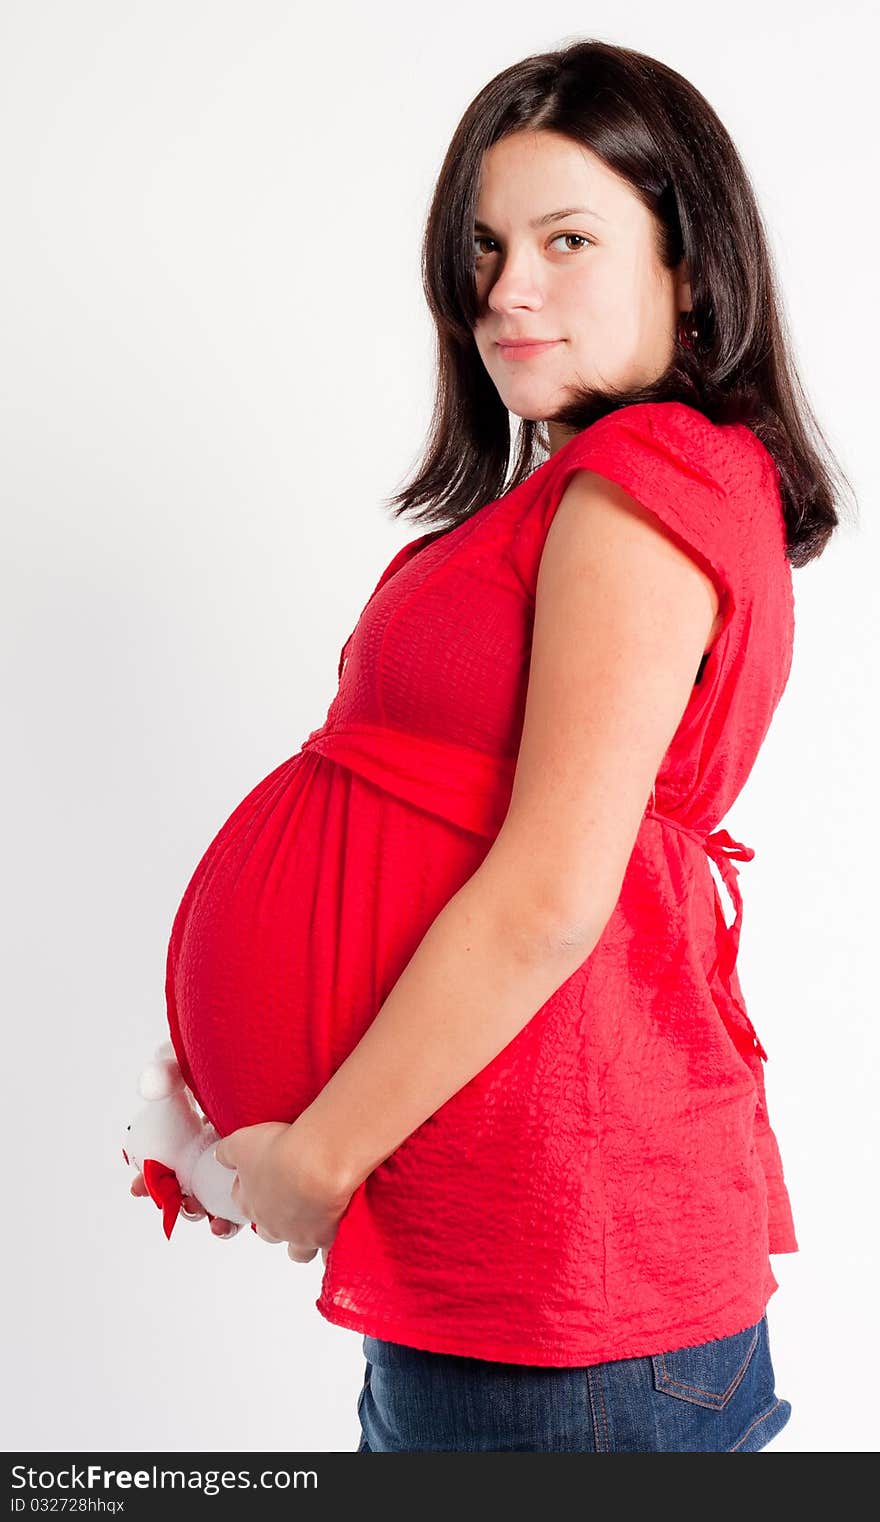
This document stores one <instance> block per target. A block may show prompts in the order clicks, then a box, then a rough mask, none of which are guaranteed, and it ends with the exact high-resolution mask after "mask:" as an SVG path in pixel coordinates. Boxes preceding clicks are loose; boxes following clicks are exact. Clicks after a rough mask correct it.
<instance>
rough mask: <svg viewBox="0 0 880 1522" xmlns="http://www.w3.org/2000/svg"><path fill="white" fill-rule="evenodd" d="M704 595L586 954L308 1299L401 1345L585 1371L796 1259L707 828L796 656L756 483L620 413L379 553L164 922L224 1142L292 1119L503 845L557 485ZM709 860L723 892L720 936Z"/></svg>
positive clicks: (767, 1287)
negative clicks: (327, 669)
mask: <svg viewBox="0 0 880 1522" xmlns="http://www.w3.org/2000/svg"><path fill="white" fill-rule="evenodd" d="M583 468H586V469H589V470H593V471H598V472H599V473H600V474H602V475H603V476H605V477H607V478H608V479H610V480H613V481H616V482H618V483H619V484H620V485H621V486H623V487H624V488H625V489H626V490H627V491H628V492H630V493H631V494H632V495H633V496H634V497H635V498H637V499H638V501H639V502H641V503H642V504H643V505H644V506H645V507H646V508H648V509H649V510H650V511H651V512H652V513H654V514H656V516H657V518H658V519H659V520H660V521H661V522H662V523H663V524H664V525H665V527H666V529H667V530H668V531H669V532H670V533H671V534H673V535H674V536H675V538H676V539H677V540H678V541H679V542H680V543H681V544H682V545H683V546H684V547H685V548H686V549H687V550H688V551H689V553H690V554H691V555H692V556H693V558H694V559H695V560H696V561H697V562H698V563H699V564H701V565H702V566H703V567H704V568H705V569H706V570H707V571H708V572H709V573H710V574H711V575H712V576H713V578H714V579H715V581H716V584H717V586H718V589H719V593H720V597H721V610H722V613H723V626H722V628H721V630H720V632H719V634H718V635H717V637H716V640H715V643H714V645H713V648H712V652H711V654H710V655H709V657H708V660H707V661H706V663H705V669H704V670H703V672H702V676H701V679H700V681H699V682H698V683H696V684H695V686H694V688H693V692H692V696H691V699H690V701H689V703H688V707H687V709H686V712H685V714H684V716H683V718H682V720H681V723H680V725H679V727H678V729H677V731H676V734H675V736H674V738H673V740H672V743H671V744H670V746H669V749H668V751H667V753H666V755H665V756H664V758H663V761H662V764H661V766H660V768H659V771H658V774H657V779H656V786H655V793H654V797H653V800H652V801H650V802H649V805H648V807H647V808H646V811H645V817H644V819H643V821H642V824H641V826H640V829H639V833H638V836H637V839H636V843H635V846H634V849H633V852H632V855H631V858H630V861H629V864H628V868H627V871H626V875H625V879H624V882H623V886H622V890H621V893H620V897H619V900H618V903H617V905H616V907H615V910H614V912H613V914H612V916H611V918H610V920H609V922H608V924H607V926H606V928H605V931H604V933H603V935H602V937H601V939H600V941H599V943H598V945H597V946H596V947H595V949H594V951H593V952H592V953H591V955H590V956H589V957H588V958H587V959H586V960H585V962H584V963H583V964H582V966H581V967H579V968H578V969H577V971H576V972H575V973H574V974H573V975H572V976H571V977H570V978H568V979H567V981H566V982H565V983H564V984H563V985H562V987H561V988H559V989H558V990H557V991H556V993H554V994H553V996H552V997H551V998H550V999H548V1000H547V1002H546V1003H545V1004H544V1005H543V1006H542V1007H541V1009H540V1010H538V1011H537V1012H536V1014H535V1015H534V1017H533V1018H532V1019H531V1020H530V1021H529V1022H528V1024H527V1025H526V1026H525V1027H524V1029H523V1030H522V1031H521V1032H520V1033H519V1034H518V1035H517V1036H516V1038H515V1039H514V1040H512V1041H511V1042H510V1043H509V1044H508V1045H507V1046H506V1047H505V1048H504V1049H503V1051H501V1052H500V1053H499V1054H498V1055H497V1057H496V1058H495V1059H494V1060H493V1061H492V1062H490V1063H489V1064H488V1065H487V1066H486V1067H485V1068H484V1069H483V1070H482V1071H481V1072H480V1073H478V1074H477V1075H476V1076H475V1077H474V1078H473V1079H472V1080H471V1081H470V1082H469V1083H467V1084H466V1085H465V1086H464V1087H463V1088H462V1089H461V1090H460V1091H459V1092H458V1093H457V1094H455V1095H453V1096H452V1098H451V1099H449V1100H448V1102H447V1103H446V1104H444V1105H443V1106H441V1108H440V1109H439V1110H438V1111H437V1112H436V1113H435V1114H434V1115H432V1116H431V1117H430V1118H429V1119H428V1120H426V1121H425V1122H424V1124H423V1125H421V1126H419V1127H418V1129H417V1130H416V1131H414V1132H413V1133H412V1135H411V1136H409V1137H408V1138H407V1139H406V1140H405V1141H404V1142H403V1143H402V1145H401V1146H400V1147H398V1148H397V1150H396V1151H395V1152H394V1153H393V1154H392V1155H391V1156H390V1157H389V1158H387V1159H386V1160H385V1162H383V1163H382V1164H381V1165H380V1166H379V1167H378V1168H376V1169H375V1170H374V1171H373V1172H372V1173H371V1174H370V1176H369V1177H368V1178H367V1179H366V1180H365V1181H364V1183H363V1184H362V1185H361V1186H360V1187H359V1189H358V1190H356V1192H355V1194H354V1195H353V1197H352V1200H351V1202H350V1204H349V1207H348V1210H347V1211H346V1214H345V1216H344V1217H343V1219H342V1221H341V1223H340V1226H339V1229H338V1232H337V1235H336V1238H335V1240H334V1243H333V1246H332V1249H331V1251H330V1253H329V1255H328V1260H327V1264H326V1267H325V1270H324V1276H323V1281H322V1287H321V1294H320V1297H319V1298H318V1300H317V1301H316V1305H317V1308H318V1310H319V1311H320V1312H321V1314H322V1315H323V1316H325V1317H326V1318H327V1320H329V1321H331V1322H335V1323H336V1324H337V1325H339V1326H344V1327H349V1328H352V1329H355V1330H357V1331H359V1332H366V1333H369V1334H370V1335H372V1336H374V1337H381V1338H386V1339H389V1340H392V1341H396V1342H403V1343H407V1344H409V1345H410V1346H414V1347H419V1348H424V1349H428V1350H432V1351H436V1352H448V1353H458V1354H464V1355H468V1356H471V1357H477V1358H485V1359H494V1360H503V1361H509V1362H513V1363H527V1364H543V1365H557V1366H575V1365H583V1364H590V1363H596V1362H601V1361H603V1360H606V1359H612V1358H626V1357H641V1356H644V1355H647V1354H649V1353H655V1352H662V1351H665V1350H667V1349H669V1348H678V1347H685V1346H692V1345H694V1344H696V1343H699V1342H704V1341H706V1340H708V1339H709V1338H713V1337H723V1336H727V1335H729V1334H731V1333H733V1332H737V1331H741V1330H742V1329H743V1328H744V1327H746V1326H749V1325H752V1324H753V1323H754V1322H755V1321H757V1320H758V1319H759V1318H760V1317H761V1315H762V1314H763V1312H764V1308H765V1306H766V1302H767V1300H768V1299H769V1297H770V1296H771V1295H772V1294H773V1293H774V1291H775V1290H776V1289H777V1288H778V1284H777V1281H776V1279H775V1277H774V1274H773V1271H772V1268H771V1265H770V1262H769V1257H768V1254H769V1253H773V1252H795V1251H797V1250H798V1244H797V1242H796V1240H795V1235H794V1227H793V1222H792V1216H791V1210H790V1204H789V1198H788V1194H787V1191H786V1186H785V1183H784V1179H783V1171H782V1164H781V1161H780V1156H779V1151H778V1147H777V1144H776V1139H775V1136H774V1134H773V1131H772V1129H771V1127H770V1123H769V1120H768V1115H767V1106H766V1097H765V1088H764V1075H763V1058H764V1056H765V1055H766V1054H764V1051H763V1047H761V1045H760V1042H759V1041H758V1038H757V1037H756V1035H755V1033H754V1031H753V1030H752V1026H751V1023H750V1021H749V1018H748V1015H747V1014H746V1011H745V1007H744V1001H743V994H742V989H741V986H740V983H739V978H738V975H737V970H736V966H735V956H736V941H737V936H738V931H739V908H740V903H739V893H738V885H737V880H736V877H737V868H736V867H735V866H734V865H733V861H734V859H736V860H739V861H744V860H748V859H750V858H751V856H752V854H753V853H752V852H751V851H750V850H749V849H748V848H747V847H741V846H739V845H738V843H737V842H735V841H733V840H732V838H731V837H730V835H729V834H728V833H727V832H726V831H724V830H720V831H719V830H718V829H717V828H716V827H717V823H718V821H719V819H720V818H722V817H723V815H724V814H725V812H726V811H727V809H728V808H729V807H730V805H731V803H732V802H733V801H734V799H735V798H736V797H737V795H738V794H739V792H740V790H741V788H742V787H743V784H744V782H745V781H746V778H747V777H748V775H749V772H750V770H751V768H752V765H753V764H754V761H755V758H756V756H757V754H758V751H759V749H760V746H761V743H762V741H763V739H764V736H765V734H766V732H767V729H768V726H769V724H770V720H771V717H772V714H773V711H774V709H775V708H776V705H777V703H778V701H779V699H780V697H781V695H782V691H783V688H784V686H785V683H786V680H787V677H788V673H789V668H790V663H791V655H792V642H793V631H794V616H793V611H794V610H793V596H792V586H791V568H790V565H789V562H788V561H787V559H786V557H785V534H784V522H783V516H782V505H781V501H780V497H779V488H778V476H777V473H776V467H775V465H774V463H773V461H772V459H771V457H770V455H769V454H768V452H767V451H766V450H765V449H764V447H763V445H762V444H760V443H759V441H758V440H757V439H756V438H755V437H754V435H753V434H752V433H751V432H750V430H749V429H748V428H746V427H745V426H743V425H740V424H737V425H726V426H723V427H722V426H718V425H715V424H712V423H710V422H709V421H708V420H707V419H706V418H704V417H703V416H702V414H700V413H698V412H696V411H695V410H693V409H691V408H689V407H687V406H685V405H684V404H682V403H678V402H666V403H649V404H640V405H637V406H630V407H626V408H623V409H620V410H619V411H617V412H616V413H613V414H610V415H609V416H607V417H604V418H602V419H600V420H599V421H598V422H597V423H595V424H593V425H592V426H591V427H589V428H587V429H584V430H583V431H582V432H581V433H579V434H578V435H577V436H576V437H574V438H573V439H571V440H570V441H568V442H567V443H566V444H565V445H564V446H563V448H562V449H560V450H558V451H557V452H556V453H555V454H554V455H553V456H551V457H550V459H548V460H547V461H545V462H544V463H543V464H542V465H540V466H539V467H538V468H537V469H536V470H535V471H534V472H533V473H532V475H531V476H529V478H528V479H527V480H526V481H525V482H523V483H522V484H521V485H520V486H518V487H516V488H514V489H513V490H511V491H509V492H507V493H505V495H504V496H502V497H500V498H499V499H498V500H497V501H494V502H491V503H488V504H486V505H485V506H484V507H482V508H481V509H480V510H479V511H477V512H475V513H474V514H472V516H471V517H470V518H468V519H467V521H466V522H464V523H461V524H459V525H457V526H456V527H455V528H454V529H452V530H450V531H446V532H440V533H436V532H435V533H430V532H429V533H427V534H422V535H421V536H420V537H419V538H418V539H416V540H414V541H413V542H411V543H410V544H408V545H406V546H404V548H403V549H402V550H401V551H400V552H399V553H398V554H397V555H395V557H394V559H393V560H392V561H391V563H390V564H389V565H388V566H387V568H386V570H385V571H384V572H383V574H382V576H381V578H380V580H379V583H378V585H377V587H376V589H375V590H374V592H373V594H372V595H371V597H370V599H369V601H368V602H367V605H366V607H365V608H364V610H363V612H362V614H361V616H360V618H359V620H358V623H357V625H356V627H355V629H354V631H353V633H352V635H351V636H350V637H349V639H348V640H347V641H346V644H345V645H344V647H343V650H342V654H341V657H340V662H339V677H340V680H339V688H338V692H337V694H336V696H335V697H334V699H333V701H332V703H331V705H330V708H329V711H328V713H327V717H326V720H325V722H324V723H323V724H322V725H321V726H320V727H319V728H318V729H316V730H314V731H312V733H311V734H310V735H309V736H308V737H307V739H306V740H305V741H304V743H303V744H302V746H301V748H300V750H299V751H298V752H297V753H296V754H295V755H294V756H292V757H291V758H290V759H288V760H286V761H284V762H282V763H281V765H280V766H278V767H276V768H275V770H274V771H272V772H271V773H270V774H269V775H268V776H267V777H265V778H264V779H263V781H262V782H260V783H258V785H257V786H256V787H255V788H254V789H253V791H252V792H250V793H249V794H248V796H247V797H246V798H245V799H244V800H243V801H242V802H241V803H240V804H239V805H238V807H237V808H236V809H235V811H234V812H233V813H232V815H231V816H230V818H229V819H228V820H227V822H226V823H225V824H224V825H223V827H222V828H221V830H220V832H219V834H218V835H217V836H216V838H215V839H214V841H213V842H212V844H211V845H210V846H209V848H208V850H207V852H206V853H205V855H204V857H203V858H202V860H201V862H200V863H199V865H198V867H197V868H196V871H195V874H194V876H193V878H192V880H191V882H190V884H189V886H188V887H187V889H186V892H185V894H184V897H183V899H182V902H181V904H180V906H179V908H178V911H177V914H176V916H175V920H174V924H173V927H172V932H171V939H170V943H169V948H168V962H167V978H166V994H167V1004H168V1019H169V1024H170V1029H171V1036H172V1040H173V1042H174V1047H175V1051H176V1052H177V1056H178V1060H179V1062H180V1066H181V1070H182V1071H183V1074H184V1077H185V1078H186V1079H187V1081H188V1083H189V1084H190V1086H191V1088H192V1090H193V1092H194V1094H195V1096H196V1099H197V1100H198V1102H199V1103H200V1105H201V1107H202V1109H203V1110H204V1111H205V1114H206V1115H207V1116H208V1118H209V1120H210V1121H211V1122H212V1123H213V1124H214V1125H215V1126H216V1127H217V1129H218V1131H219V1132H221V1133H222V1134H226V1133H228V1132H229V1131H231V1130H234V1129H235V1128H237V1127H239V1126H244V1125H251V1124H254V1123H256V1122H258V1121H262V1120H269V1119H286V1120H293V1119H295V1117H296V1116H297V1115H298V1114H299V1113H300V1111H301V1110H302V1109H304V1108H305V1107H306V1106H307V1105H308V1104H309V1103H310V1102H311V1100H312V1099H313V1098H314V1097H315V1095H316V1094H318V1093H319V1092H320V1090H321V1089H322V1088H323V1086H324V1084H325V1083H326V1082H327V1081H328V1079H329V1078H330V1077H331V1075H332V1073H333V1072H334V1071H335V1069H336V1068H337V1067H338V1066H339V1064H340V1063H341V1062H342V1061H343V1060H344V1058H345V1057H346V1056H347V1054H348V1053H349V1052H350V1051H351V1049H352V1048H353V1047H354V1046H355V1045H356V1044H357V1042H358V1041H359V1039H360V1037H361V1036H362V1034H363V1033H364V1031H365V1030H366V1029H367V1027H368V1026H369V1024H370V1022H371V1020H372V1019H373V1017H374V1016H375V1014H376V1013H377V1011H378V1010H379V1008H380V1006H381V1005H382V1003H383V1001H384V999H385V998H386V996H387V994H388V993H389V992H390V990H391V988H392V987H393V985H394V983H395V982H396V980H397V978H398V977H399V975H400V974H401V972H402V971H403V969H404V967H405V966H406V964H407V962H408V961H409V960H410V958H411V956H412V955H413V953H414V951H415V950H416V947H417V946H418V944H419V942H420V940H421V939H422V937H423V936H424V934H425V933H426V931H427V930H428V928H429V926H430V925H431V923H432V921H433V920H434V919H435V918H436V916H437V914H438V913H439V912H440V910H441V909H442V908H443V906H444V905H445V904H446V903H447V902H448V900H449V898H450V897H451V896H452V895H453V894H454V893H455V892H456V891H457V889H458V888H459V887H460V886H461V885H462V884H463V883H464V882H465V881H466V880H467V879H468V878H469V877H470V876H471V875H472V874H473V872H474V871H475V870H476V868H477V867H478V866H479V864H480V862H481V861H482V859H483V858H484V856H485V854H486V852H487V851H488V850H489V849H490V848H491V844H492V841H493V839H494V837H495V835H496V834H497V831H498V829H499V828H500V825H501V823H502V821H503V819H504V815H505V811H506V807H507V803H508V801H509V796H510V789H511V786H512V782H513V774H514V767H515V763H516V755H517V748H518V743H519V738H520V735H521V732H522V719H523V712H524V703H525V693H526V685H527V679H528V663H529V652H530V640H531V629H532V623H533V615H534V596H535V586H536V581H537V573H538V565H539V561H540V557H541V552H542V548H543V545H544V541H545V538H546V534H547V531H548V529H549V526H550V523H551V521H552V518H553V514H554V512H555V509H556V507H557V505H558V503H559V500H560V497H561V495H562V492H563V490H564V487H565V485H566V484H567V482H568V481H569V480H570V478H571V477H572V475H573V474H574V472H575V471H576V470H578V469H583ZM710 860H713V861H715V863H716V864H717V867H718V869H719V871H720V872H721V873H722V874H723V878H724V881H725V882H726V884H727V887H728V888H729V889H730V892H731V895H732V899H733V904H734V909H735V911H736V918H735V919H734V921H733V922H732V924H731V926H730V928H728V926H727V924H726V920H725V914H724V912H723V908H722V902H721V897H720V895H719V892H718V887H717V886H716V883H715V880H714V878H713V874H712V871H711V869H710V865H709V863H710Z"/></svg>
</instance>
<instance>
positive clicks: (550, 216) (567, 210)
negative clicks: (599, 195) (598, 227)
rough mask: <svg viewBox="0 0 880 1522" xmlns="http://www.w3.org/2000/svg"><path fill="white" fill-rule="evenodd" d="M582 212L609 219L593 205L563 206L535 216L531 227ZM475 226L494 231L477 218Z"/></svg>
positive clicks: (598, 218) (560, 220)
mask: <svg viewBox="0 0 880 1522" xmlns="http://www.w3.org/2000/svg"><path fill="white" fill-rule="evenodd" d="M582 213H584V214H586V216H588V217H595V218H596V220H597V221H598V222H605V221H607V218H606V217H603V216H600V214H599V212H598V211H593V208H592V207H591V206H563V208H562V210H561V211H548V212H545V213H544V215H543V217H533V218H532V220H531V222H530V223H529V227H546V225H547V223H548V222H562V221H563V220H564V218H565V217H576V216H579V215H580V214H582ZM474 227H475V228H477V229H478V230H479V231H480V232H485V233H490V232H491V231H492V228H491V227H490V226H489V223H488V222H480V221H479V220H475V221H474Z"/></svg>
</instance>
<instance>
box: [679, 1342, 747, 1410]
mask: <svg viewBox="0 0 880 1522" xmlns="http://www.w3.org/2000/svg"><path fill="white" fill-rule="evenodd" d="M757 1341H758V1331H757V1328H756V1330H755V1335H754V1337H753V1338H752V1341H751V1344H750V1346H749V1351H748V1353H747V1354H746V1355H745V1358H744V1359H743V1362H742V1365H741V1367H740V1370H739V1372H738V1373H737V1374H735V1375H734V1377H733V1379H732V1380H731V1382H730V1384H729V1385H728V1386H727V1389H726V1390H724V1391H723V1392H722V1394H721V1396H720V1397H719V1395H718V1393H717V1391H715V1390H704V1389H702V1388H701V1387H700V1385H689V1384H686V1383H685V1381H684V1380H681V1379H675V1378H673V1376H672V1375H671V1374H669V1373H667V1370H666V1364H665V1361H664V1360H665V1355H664V1354H663V1353H660V1354H659V1355H658V1363H659V1365H660V1372H661V1374H662V1377H663V1379H664V1380H665V1381H666V1383H667V1384H669V1385H674V1386H675V1387H676V1389H678V1390H689V1391H691V1392H692V1394H694V1395H705V1396H707V1397H708V1399H709V1400H710V1401H711V1402H713V1403H714V1402H718V1401H720V1404H721V1405H724V1404H726V1402H727V1401H728V1400H729V1398H730V1396H731V1395H732V1393H733V1391H734V1390H735V1389H736V1387H737V1385H738V1384H739V1383H740V1381H741V1380H742V1379H743V1377H744V1375H745V1372H746V1369H747V1368H748V1366H749V1363H750V1361H751V1357H752V1353H753V1352H754V1350H755V1344H756V1343H757Z"/></svg>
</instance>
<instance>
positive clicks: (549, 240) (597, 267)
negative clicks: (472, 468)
mask: <svg viewBox="0 0 880 1522" xmlns="http://www.w3.org/2000/svg"><path fill="white" fill-rule="evenodd" d="M574 207H579V208H589V210H577V211H574V210H569V211H568V214H567V215H562V216H560V215H559V213H560V212H564V211H565V210H566V208H574ZM551 213H552V216H550V214H551ZM476 218H477V220H476V224H475V227H474V262H475V272H476V284H477V295H478V299H479V311H480V316H479V318H478V320H477V323H476V325H475V327H474V337H475V339H476V344H477V348H478V350H479V352H480V356H481V358H482V360H483V363H484V365H485V366H486V369H487V370H488V372H489V375H490V376H491V378H492V381H493V382H494V384H495V386H496V387H497V390H498V393H499V395H500V397H501V399H502V401H503V402H504V404H505V406H506V407H507V408H508V409H509V411H510V412H513V413H515V414H516V415H517V416H518V417H522V418H531V419H533V420H534V421H544V420H546V419H548V418H549V417H550V416H551V415H552V414H553V413H554V412H556V411H558V409H559V408H560V407H562V406H563V405H564V404H565V403H566V402H567V401H568V400H569V399H570V398H569V391H568V388H569V387H571V386H573V385H576V384H581V385H587V386H599V387H605V386H609V385H613V386H625V387H630V386H639V385H645V384H648V383H650V382H651V381H654V380H656V379H657V378H658V377H659V376H660V375H662V374H663V372H664V371H665V370H666V368H667V366H668V365H669V363H670V361H671V359H672V355H673V350H674V346H675V333H676V324H677V322H678V317H679V313H680V312H683V311H688V310H689V308H690V305H691V294H690V286H689V284H688V281H687V278H686V267H685V264H684V261H682V265H681V266H680V268H679V270H678V271H675V270H667V269H665V268H664V266H663V264H662V263H661V262H660V259H659V257H658V255H657V252H656V250H655V247H654V238H655V233H656V224H655V222H654V219H653V218H652V216H651V213H650V212H649V211H648V209H647V207H645V206H644V205H643V204H642V202H641V201H640V200H639V198H638V196H637V195H636V194H635V193H634V192H633V190H632V189H631V187H630V186H629V185H628V184H627V183H626V181H624V180H622V179H620V178H619V177H618V176H617V175H616V174H614V173H613V171H612V170H610V169H609V168H608V167H607V165H605V164H604V163H603V162H602V160H601V159H599V158H597V157H596V155H595V154H594V153H591V152H590V150H589V149H587V148H582V147H581V145H580V144H579V143H574V142H572V141H571V139H569V138H566V137H562V136H560V135H559V134H558V133H554V132H544V131H539V132H533V131H522V132H516V133H513V134H512V135H511V136H509V137H506V138H503V139H502V140H501V141H500V142H497V143H494V144H493V145H492V147H491V148H490V149H489V150H488V151H487V152H486V153H485V155H484V157H483V167H482V173H481V176H480V184H479V195H478V200H477V211H476ZM539 219H541V220H540V222H539ZM544 219H548V220H544ZM533 223H534V224H537V225H533ZM506 338H539V339H545V340H555V342H554V343H553V344H552V347H550V348H545V349H535V350H533V351H532V350H529V349H520V350H515V349H514V350H511V349H504V348H503V347H500V346H499V340H503V339H506ZM517 355H519V356H520V357H517ZM547 426H548V433H549V437H550V448H551V452H555V451H556V450H557V449H558V448H559V447H560V445H562V444H564V443H565V441H566V439H567V438H569V437H570V436H571V435H570V432H569V430H566V429H563V428H561V427H560V426H558V425H557V424H555V423H552V422H549V423H548V425H547Z"/></svg>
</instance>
